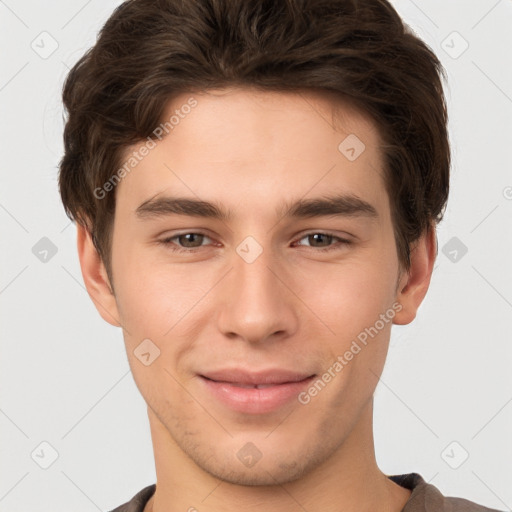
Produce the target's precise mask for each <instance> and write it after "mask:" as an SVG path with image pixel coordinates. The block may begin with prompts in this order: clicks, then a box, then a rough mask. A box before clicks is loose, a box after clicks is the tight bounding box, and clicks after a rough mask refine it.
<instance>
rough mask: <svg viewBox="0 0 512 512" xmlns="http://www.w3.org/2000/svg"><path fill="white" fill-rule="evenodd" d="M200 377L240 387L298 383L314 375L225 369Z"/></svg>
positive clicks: (274, 370) (295, 372) (290, 371)
mask: <svg viewBox="0 0 512 512" xmlns="http://www.w3.org/2000/svg"><path fill="white" fill-rule="evenodd" d="M200 375H201V376H202V377H206V378H207V379H210V380H214V381H217V382H228V383H232V384H242V385H253V386H257V385H262V384H267V385H269V384H285V383H287V382H299V381H301V380H304V379H307V378H309V377H312V376H313V375H314V374H312V373H307V372H297V371H293V370H284V369H268V370H259V371H252V372H249V371H247V370H243V369H240V368H226V369H223V370H212V371H208V372H206V373H201V374H200Z"/></svg>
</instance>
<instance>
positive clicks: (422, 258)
mask: <svg viewBox="0 0 512 512" xmlns="http://www.w3.org/2000/svg"><path fill="white" fill-rule="evenodd" d="M436 255H437V236H436V228H435V226H434V225H430V227H429V229H427V230H425V231H424V232H423V234H422V235H421V237H420V238H419V239H418V240H417V242H416V244H415V245H414V247H413V248H412V250H411V267H410V269H409V271H408V272H404V274H403V275H402V277H401V278H400V282H399V285H398V289H397V290H398V293H397V297H396V300H397V301H398V302H399V303H400V304H401V305H402V309H401V310H400V311H399V312H397V314H396V315H395V317H394V318H393V323H394V324H398V325H406V324H409V323H411V322H412V321H413V320H414V319H415V318H416V313H417V311H418V308H419V307H420V304H421V303H422V301H423V299H424V297H425V295H426V293H427V290H428V287H429V285H430V278H431V277H432V270H433V268H434V261H435V259H436Z"/></svg>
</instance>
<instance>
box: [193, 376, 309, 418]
mask: <svg viewBox="0 0 512 512" xmlns="http://www.w3.org/2000/svg"><path fill="white" fill-rule="evenodd" d="M314 377H315V376H314V375H313V376H311V377H308V378H307V379H304V380H301V381H298V382H287V383H285V384H276V385H275V386H269V387H266V388H262V389H257V388H241V387H238V386H234V385H233V384H230V383H228V382H216V381H214V380H209V379H207V378H205V377H203V376H200V378H201V381H202V382H203V383H204V384H205V386H206V388H207V389H208V390H209V391H210V393H211V394H212V395H213V396H214V397H215V398H217V399H218V400H219V401H220V402H222V403H223V404H225V405H227V406H228V407H229V408H230V409H232V410H234V411H236V412H243V413H246V414H265V413H269V412H272V411H275V410H276V409H279V408H280V407H282V406H283V405H285V404H287V403H288V402H290V401H292V400H293V399H296V398H297V396H298V395H299V393H300V392H301V391H302V390H303V389H304V388H305V387H306V386H308V385H309V383H310V382H311V381H312V380H313V379H314Z"/></svg>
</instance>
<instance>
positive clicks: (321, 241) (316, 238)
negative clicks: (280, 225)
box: [298, 231, 352, 251]
mask: <svg viewBox="0 0 512 512" xmlns="http://www.w3.org/2000/svg"><path fill="white" fill-rule="evenodd" d="M305 239H307V240H308V245H306V247H308V246H309V247H313V248H316V249H320V250H321V251H330V250H333V249H341V247H342V246H344V245H350V244H351V243H352V242H351V241H350V240H346V239H345V238H340V237H338V236H335V235H333V234H331V233H324V232H320V231H317V232H314V233H308V234H306V235H304V236H303V237H302V238H300V239H299V240H298V241H301V240H305ZM333 240H337V241H338V242H339V243H338V244H335V245H332V243H331V242H332V241H333ZM299 245H303V244H299Z"/></svg>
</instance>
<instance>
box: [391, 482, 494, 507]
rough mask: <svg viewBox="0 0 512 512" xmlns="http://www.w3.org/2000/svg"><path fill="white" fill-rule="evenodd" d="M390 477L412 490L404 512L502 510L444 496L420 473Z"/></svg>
mask: <svg viewBox="0 0 512 512" xmlns="http://www.w3.org/2000/svg"><path fill="white" fill-rule="evenodd" d="M388 478H390V479H391V480H393V481H394V482H395V483H397V484H398V485H401V486H402V487H405V488H406V489H409V490H411V491H412V493H411V497H410V498H409V501H408V502H407V503H406V505H405V507H404V508H403V510H402V512H500V511H499V510H497V509H493V508H487V507H484V506H483V505H479V504H478V503H474V502H473V501H469V500H466V499H464V498H455V497H447V496H443V495H442V494H441V492H440V491H439V489H438V488H437V487H435V486H434V485H432V484H429V483H427V482H425V480H424V479H423V478H422V477H421V475H419V474H418V473H409V474H406V475H394V476H389V477H388Z"/></svg>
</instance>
